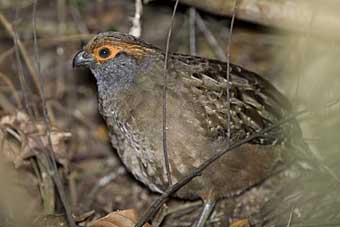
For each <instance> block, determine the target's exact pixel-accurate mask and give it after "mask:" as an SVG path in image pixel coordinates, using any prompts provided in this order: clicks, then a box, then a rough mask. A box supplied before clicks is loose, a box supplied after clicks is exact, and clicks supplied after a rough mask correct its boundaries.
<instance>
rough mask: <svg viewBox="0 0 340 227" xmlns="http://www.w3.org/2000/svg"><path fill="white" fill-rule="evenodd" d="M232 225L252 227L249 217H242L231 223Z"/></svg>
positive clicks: (232, 226)
mask: <svg viewBox="0 0 340 227" xmlns="http://www.w3.org/2000/svg"><path fill="white" fill-rule="evenodd" d="M230 227H250V223H249V220H248V219H241V220H238V221H234V222H233V223H231V225H230Z"/></svg>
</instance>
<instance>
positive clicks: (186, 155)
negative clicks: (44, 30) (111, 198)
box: [74, 32, 300, 225]
mask: <svg viewBox="0 0 340 227" xmlns="http://www.w3.org/2000/svg"><path fill="white" fill-rule="evenodd" d="M164 57H165V54H164V53H163V52H162V51H161V50H159V49H158V48H156V47H153V46H152V45H149V44H147V43H145V42H143V41H141V40H139V39H136V38H134V37H132V36H129V35H126V34H122V33H117V32H105V33H101V34H99V35H97V36H96V37H95V38H94V39H92V40H91V41H90V42H89V43H88V44H87V45H86V46H85V47H84V50H83V51H81V52H79V53H78V54H77V56H76V57H75V58H74V65H76V66H80V65H85V66H87V67H89V68H90V69H91V71H92V72H93V74H94V75H95V77H96V79H97V85H98V92H99V96H98V98H99V109H100V112H101V114H102V115H103V117H104V118H105V120H106V123H107V125H108V128H109V130H110V135H111V138H112V144H113V146H114V147H115V148H116V149H117V151H118V154H119V156H120V158H121V159H122V161H123V163H124V164H125V165H126V167H127V169H128V170H129V171H130V172H131V173H132V174H133V175H134V176H135V177H136V178H137V179H138V180H140V181H141V182H143V183H144V184H145V185H147V186H148V187H149V188H150V189H151V190H153V191H156V192H162V191H164V190H165V189H166V186H167V177H166V175H165V169H164V157H163V152H162V92H163V66H164ZM228 83H229V97H230V103H228V99H227V90H228ZM167 108H168V109H167V126H168V129H167V141H168V152H169V159H170V167H171V176H172V180H173V182H174V183H176V182H177V181H179V180H180V179H181V178H182V177H183V176H185V175H187V174H188V173H190V171H192V169H193V168H195V167H197V166H199V165H200V164H201V163H202V162H203V161H204V160H206V159H207V158H209V157H210V156H211V155H212V154H213V153H215V152H217V151H219V150H221V149H225V148H226V147H227V145H228V143H234V142H236V141H238V140H240V139H244V138H246V137H247V136H249V135H251V134H252V133H255V132H257V131H259V130H261V129H264V128H266V127H269V126H271V125H273V124H275V123H276V122H278V121H280V120H282V119H284V118H285V116H287V115H288V114H289V112H290V111H291V109H290V104H289V102H288V100H287V99H286V98H285V97H284V96H283V95H282V94H281V93H280V92H279V91H278V90H277V89H276V88H275V87H274V86H272V85H271V84H270V83H269V82H268V81H267V80H265V79H263V78H262V77H260V76H258V75H257V74H255V73H253V72H250V71H248V70H245V69H244V68H242V67H240V66H237V65H233V64H230V80H229V81H228V80H227V63H225V62H220V61H217V60H210V59H205V58H200V57H194V56H189V55H182V54H170V55H169V62H168V72H167ZM228 114H230V123H229V124H228V119H229V118H228ZM228 126H229V128H228ZM229 129H230V141H228V136H227V135H228V130H229ZM291 132H294V134H295V138H300V130H299V127H298V125H297V124H296V122H295V121H294V122H291V123H290V124H288V125H287V126H285V128H282V127H281V128H278V129H276V130H273V131H271V132H268V133H266V134H265V135H263V136H262V137H259V138H257V139H255V140H253V141H251V142H250V143H248V144H244V145H242V146H241V147H239V148H237V149H235V150H233V151H231V152H229V153H227V154H225V155H224V156H223V157H222V158H220V159H219V160H217V161H216V162H215V163H213V164H212V165H211V166H210V167H208V168H207V169H206V171H205V172H204V173H203V174H202V175H201V176H199V177H197V178H195V179H194V180H192V181H191V182H190V183H189V184H187V185H186V186H184V187H183V188H182V189H180V190H179V191H178V192H177V193H176V196H178V197H181V198H185V199H197V198H201V199H203V200H204V201H206V202H207V201H212V202H215V201H216V200H218V199H219V198H222V197H228V196H233V195H236V194H238V193H240V192H242V191H243V190H246V189H247V188H249V187H251V186H252V185H254V184H257V183H259V182H261V181H262V180H264V179H266V178H267V177H268V176H270V174H271V173H272V171H273V169H274V167H275V166H276V165H277V164H278V163H279V162H280V161H283V160H282V156H283V155H284V154H285V152H286V146H284V144H289V143H290V141H291V139H290V137H289V135H290V133H291ZM210 211H211V210H210ZM210 211H209V212H210ZM201 225H202V224H201Z"/></svg>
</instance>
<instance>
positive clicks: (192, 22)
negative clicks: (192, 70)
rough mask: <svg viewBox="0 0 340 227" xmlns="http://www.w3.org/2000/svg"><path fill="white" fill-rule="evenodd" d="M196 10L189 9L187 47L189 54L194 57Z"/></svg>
mask: <svg viewBox="0 0 340 227" xmlns="http://www.w3.org/2000/svg"><path fill="white" fill-rule="evenodd" d="M195 20H196V9H195V8H194V7H190V9H189V46H190V54H191V55H196V23H195Z"/></svg>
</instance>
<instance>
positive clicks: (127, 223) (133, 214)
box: [89, 209, 151, 227]
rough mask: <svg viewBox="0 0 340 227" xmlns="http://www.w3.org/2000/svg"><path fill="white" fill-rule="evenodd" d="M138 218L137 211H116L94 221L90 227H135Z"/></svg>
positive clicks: (146, 225)
mask: <svg viewBox="0 0 340 227" xmlns="http://www.w3.org/2000/svg"><path fill="white" fill-rule="evenodd" d="M138 217H139V215H138V212H137V211H136V210H135V209H128V210H120V211H115V212H112V213H110V214H108V215H106V216H105V217H102V218H100V219H98V220H96V221H94V223H92V224H90V225H89V227H134V226H135V225H136V223H137V221H138ZM143 227H151V225H149V224H145V225H143Z"/></svg>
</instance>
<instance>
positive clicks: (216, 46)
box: [196, 12, 227, 61]
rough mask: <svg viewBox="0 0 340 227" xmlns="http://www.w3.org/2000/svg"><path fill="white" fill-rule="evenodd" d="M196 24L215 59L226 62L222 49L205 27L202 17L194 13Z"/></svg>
mask: <svg viewBox="0 0 340 227" xmlns="http://www.w3.org/2000/svg"><path fill="white" fill-rule="evenodd" d="M196 23H197V27H198V29H199V30H200V31H201V32H202V33H203V35H204V36H205V38H206V40H207V41H208V44H209V45H210V47H211V49H212V50H213V51H214V53H215V55H216V57H217V58H218V59H220V60H222V61H226V60H227V58H226V56H225V53H224V51H223V49H222V48H221V47H220V45H219V44H218V42H217V40H216V38H215V36H214V35H213V34H212V32H211V31H210V29H209V28H208V27H207V25H206V24H205V22H204V20H203V19H202V17H201V16H200V14H199V13H198V12H196Z"/></svg>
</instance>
